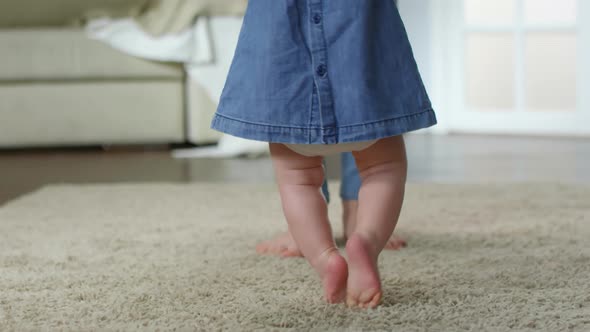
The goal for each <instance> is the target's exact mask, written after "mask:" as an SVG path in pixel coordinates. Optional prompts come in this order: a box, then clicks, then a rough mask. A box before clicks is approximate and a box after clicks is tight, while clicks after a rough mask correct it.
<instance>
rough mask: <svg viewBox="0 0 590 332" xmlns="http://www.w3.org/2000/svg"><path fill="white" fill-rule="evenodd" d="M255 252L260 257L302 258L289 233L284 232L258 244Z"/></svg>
mask: <svg viewBox="0 0 590 332" xmlns="http://www.w3.org/2000/svg"><path fill="white" fill-rule="evenodd" d="M256 252H258V253H259V254H261V255H275V256H281V257H303V254H302V253H301V251H299V248H298V247H297V244H296V243H295V240H294V239H293V237H292V236H291V233H289V232H285V233H282V234H279V235H277V236H276V237H274V238H272V239H270V240H268V241H264V242H261V243H259V244H258V245H257V246H256Z"/></svg>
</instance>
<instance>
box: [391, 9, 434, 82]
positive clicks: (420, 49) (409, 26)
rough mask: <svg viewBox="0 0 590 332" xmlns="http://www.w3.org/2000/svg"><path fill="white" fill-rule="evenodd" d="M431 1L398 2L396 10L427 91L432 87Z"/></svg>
mask: <svg viewBox="0 0 590 332" xmlns="http://www.w3.org/2000/svg"><path fill="white" fill-rule="evenodd" d="M430 2H431V0H398V8H399V11H400V14H401V15H402V18H403V20H404V24H405V25H406V30H407V31H408V35H409V37H410V42H411V43H412V47H413V49H414V55H415V57H416V62H418V67H419V69H420V73H421V74H422V78H423V79H424V83H425V85H426V88H427V89H429V90H430V89H431V87H432V84H431V83H432V59H431V56H432V53H433V52H432V40H431V37H432V34H431V31H432V23H433V19H432V15H431V13H432V11H431V6H430Z"/></svg>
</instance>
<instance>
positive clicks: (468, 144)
mask: <svg viewBox="0 0 590 332" xmlns="http://www.w3.org/2000/svg"><path fill="white" fill-rule="evenodd" d="M406 141H407V149H408V158H409V162H410V171H409V181H410V182H446V183H453V182H523V181H524V182H563V183H583V184H590V139H566V138H523V137H494V136H464V135H451V136H429V135H409V136H408V137H407V140H406ZM339 173H340V169H339V163H338V157H330V158H329V160H328V176H329V177H330V178H332V179H336V178H338V177H339ZM202 181H213V182H232V181H238V182H259V181H262V182H271V181H273V173H272V167H271V164H270V161H269V160H268V158H260V159H227V160H207V159H192V160H176V159H173V158H172V157H171V156H170V151H169V149H168V148H167V147H159V148H157V147H149V148H145V147H134V148H118V149H111V150H106V151H105V150H102V149H98V148H94V149H90V148H89V149H59V150H58V149H55V150H20V151H0V204H3V203H5V202H7V201H8V200H11V199H13V198H16V197H18V196H20V195H22V194H25V193H27V192H30V191H33V190H35V189H37V188H39V187H41V186H44V185H47V184H54V183H113V182H179V183H183V182H202Z"/></svg>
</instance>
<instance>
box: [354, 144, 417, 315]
mask: <svg viewBox="0 0 590 332" xmlns="http://www.w3.org/2000/svg"><path fill="white" fill-rule="evenodd" d="M354 156H355V159H356V163H357V166H358V168H359V173H360V175H361V179H362V186H361V189H360V192H359V206H358V210H357V224H356V227H355V228H354V231H353V233H352V235H351V236H350V237H349V239H348V242H347V244H346V253H347V255H348V262H349V267H350V276H349V278H348V290H347V304H348V305H349V306H359V307H362V308H373V307H375V306H377V305H378V304H379V302H380V301H381V296H382V292H381V280H380V278H379V270H378V268H377V259H378V257H379V254H380V253H381V251H382V250H383V248H384V247H385V245H386V244H387V241H388V240H389V238H390V237H391V234H392V233H393V230H394V229H395V225H396V224H397V219H398V217H399V214H400V211H401V207H402V202H403V197H404V189H405V183H406V174H407V160H406V152H405V147H404V140H403V137H402V136H396V137H389V138H386V139H382V140H380V141H379V142H377V143H375V144H374V145H372V146H371V147H369V148H367V149H365V150H363V151H359V152H355V153H354Z"/></svg>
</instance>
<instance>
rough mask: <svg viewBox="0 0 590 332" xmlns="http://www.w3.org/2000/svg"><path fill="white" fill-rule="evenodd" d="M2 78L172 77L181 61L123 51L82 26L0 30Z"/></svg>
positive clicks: (176, 75)
mask: <svg viewBox="0 0 590 332" xmlns="http://www.w3.org/2000/svg"><path fill="white" fill-rule="evenodd" d="M0 48H1V49H2V52H0V81H1V80H4V81H6V80H17V81H22V80H43V79H48V80H49V79H51V80H56V79H57V80H67V79H101V78H109V79H117V78H120V79H126V78H175V79H178V78H180V77H182V76H183V70H182V68H181V66H180V65H173V64H162V63H156V62H151V61H146V60H142V59H139V58H135V57H131V56H128V55H125V54H123V53H121V52H119V51H117V50H114V49H112V48H110V47H109V46H107V45H105V44H103V43H101V42H98V41H95V40H90V39H88V37H86V34H85V33H84V31H83V30H81V29H76V28H67V29H65V28H64V29H60V28H52V29H38V30H37V29H30V30H0Z"/></svg>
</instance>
